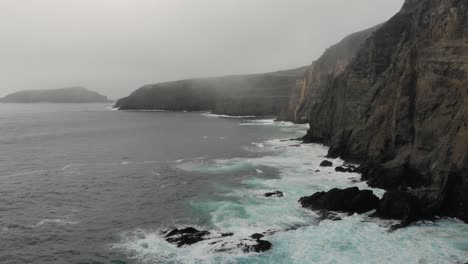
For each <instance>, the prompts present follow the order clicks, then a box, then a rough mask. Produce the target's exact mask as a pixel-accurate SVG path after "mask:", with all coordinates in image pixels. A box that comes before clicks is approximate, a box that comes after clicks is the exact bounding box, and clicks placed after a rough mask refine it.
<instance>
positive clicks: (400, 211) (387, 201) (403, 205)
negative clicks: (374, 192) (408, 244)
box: [372, 191, 417, 225]
mask: <svg viewBox="0 0 468 264" xmlns="http://www.w3.org/2000/svg"><path fill="white" fill-rule="evenodd" d="M415 205H416V204H415V201H414V199H413V197H412V196H411V195H410V194H408V193H407V192H405V191H389V192H386V193H385V194H384V196H383V198H382V200H380V203H379V206H378V207H377V210H376V212H375V213H374V214H373V215H372V216H375V217H379V218H384V219H397V220H402V224H403V225H407V224H409V223H411V222H412V221H413V220H415V219H416V217H417V213H416V207H415Z"/></svg>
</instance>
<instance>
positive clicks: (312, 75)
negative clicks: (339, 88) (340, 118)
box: [278, 26, 378, 123]
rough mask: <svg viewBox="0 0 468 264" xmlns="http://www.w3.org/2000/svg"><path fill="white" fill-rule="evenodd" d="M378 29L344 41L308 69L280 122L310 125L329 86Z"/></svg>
mask: <svg viewBox="0 0 468 264" xmlns="http://www.w3.org/2000/svg"><path fill="white" fill-rule="evenodd" d="M377 28H378V26H377V27H373V28H370V29H367V30H364V31H361V32H357V33H354V34H351V35H349V36H347V37H346V38H344V39H343V40H342V41H341V42H339V43H337V44H336V45H333V46H331V47H330V48H328V49H327V50H326V51H325V53H324V54H323V55H322V56H321V57H320V58H319V59H318V60H316V61H314V62H313V63H312V65H311V66H310V67H309V68H308V69H307V71H306V73H305V75H304V76H303V78H302V79H301V80H300V81H298V82H297V84H296V85H295V88H294V89H293V90H291V92H290V95H289V102H288V104H287V105H286V106H285V107H284V108H283V110H282V111H281V114H280V116H279V118H278V119H279V120H285V121H292V122H295V123H307V122H308V121H309V115H310V111H311V109H312V108H313V106H314V105H315V104H317V103H319V102H320V101H321V100H322V97H323V96H326V94H325V92H326V89H327V87H328V86H329V85H330V84H331V83H332V82H333V79H334V78H335V77H336V76H338V75H339V74H340V73H342V72H343V71H344V69H345V68H346V67H347V65H348V63H349V62H350V61H351V60H352V59H353V58H354V56H355V55H356V54H357V52H358V50H359V49H360V47H361V45H362V44H363V43H364V42H365V40H366V39H367V38H369V36H370V35H371V34H372V33H373V32H374V31H375V30H376V29H377Z"/></svg>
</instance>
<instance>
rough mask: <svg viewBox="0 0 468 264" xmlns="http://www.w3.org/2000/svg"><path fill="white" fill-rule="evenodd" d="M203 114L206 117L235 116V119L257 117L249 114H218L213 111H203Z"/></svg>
mask: <svg viewBox="0 0 468 264" xmlns="http://www.w3.org/2000/svg"><path fill="white" fill-rule="evenodd" d="M201 115H202V116H206V117H219V118H235V119H244V118H255V117H256V116H253V115H247V116H234V115H217V114H213V113H211V112H207V113H203V114H201Z"/></svg>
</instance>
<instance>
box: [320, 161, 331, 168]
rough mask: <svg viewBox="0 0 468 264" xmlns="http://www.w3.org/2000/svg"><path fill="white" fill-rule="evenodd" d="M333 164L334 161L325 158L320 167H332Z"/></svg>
mask: <svg viewBox="0 0 468 264" xmlns="http://www.w3.org/2000/svg"><path fill="white" fill-rule="evenodd" d="M331 166H333V163H332V162H331V161H328V160H324V161H322V162H321V163H320V167H331Z"/></svg>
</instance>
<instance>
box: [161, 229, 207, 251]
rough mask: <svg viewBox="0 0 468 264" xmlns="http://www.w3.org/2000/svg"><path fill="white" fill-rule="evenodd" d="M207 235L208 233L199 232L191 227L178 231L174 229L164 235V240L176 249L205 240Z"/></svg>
mask: <svg viewBox="0 0 468 264" xmlns="http://www.w3.org/2000/svg"><path fill="white" fill-rule="evenodd" d="M209 234H210V232H209V231H199V230H197V229H195V228H193V227H187V228H184V229H180V230H179V229H177V228H176V229H173V230H171V231H169V232H168V233H167V234H166V236H165V239H166V241H167V242H169V243H172V244H176V245H177V247H182V246H185V245H192V244H195V243H198V242H200V241H203V240H205V238H204V237H205V236H206V235H209Z"/></svg>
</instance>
